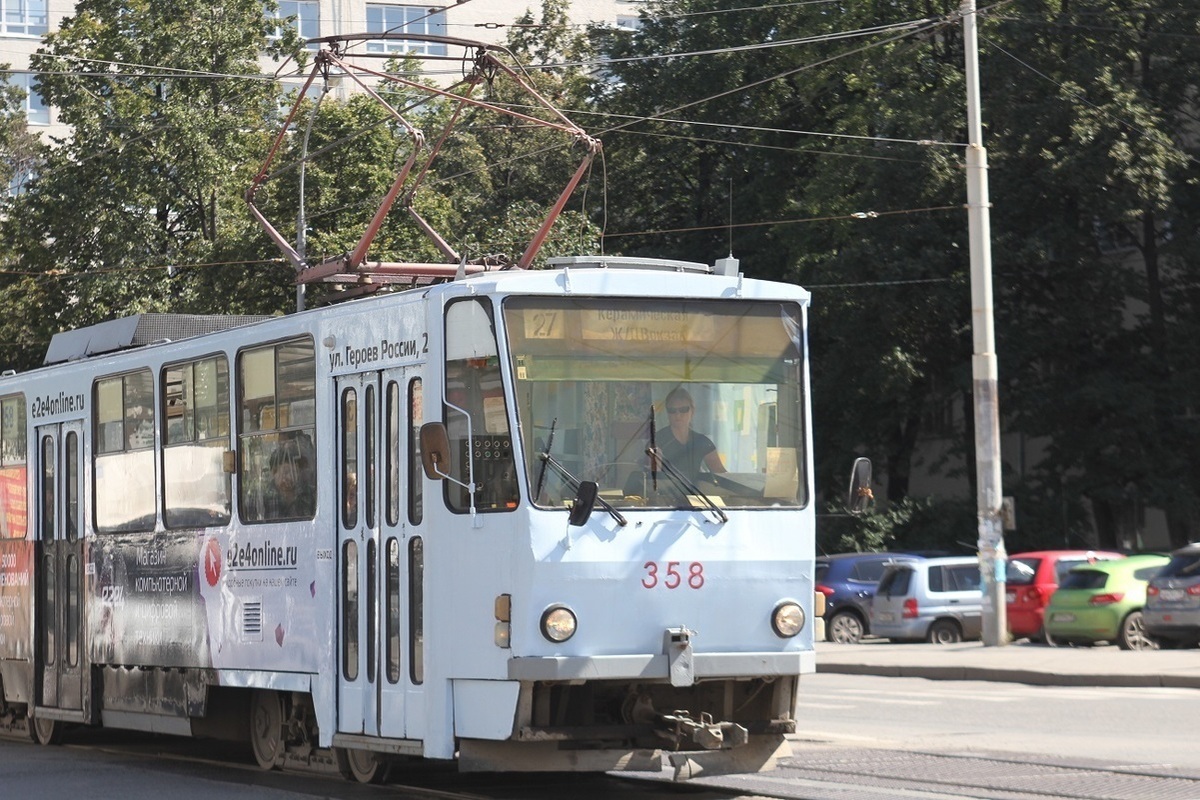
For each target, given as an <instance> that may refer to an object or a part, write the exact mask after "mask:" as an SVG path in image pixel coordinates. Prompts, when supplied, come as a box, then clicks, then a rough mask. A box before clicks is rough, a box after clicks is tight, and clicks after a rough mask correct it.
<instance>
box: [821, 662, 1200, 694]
mask: <svg viewBox="0 0 1200 800" xmlns="http://www.w3.org/2000/svg"><path fill="white" fill-rule="evenodd" d="M817 672H818V673H822V672H825V673H832V674H840V675H875V676H878V677H883V678H927V679H929V680H933V681H992V682H998V683H1023V684H1028V685H1031V686H1124V687H1132V688H1144V687H1152V688H1169V689H1200V675H1100V674H1090V675H1084V674H1070V675H1061V674H1058V673H1054V672H1039V671H1037V670H1028V669H1003V668H999V667H961V666H957V667H956V666H940V667H939V666H928V665H926V666H897V665H886V666H872V665H868V664H822V663H820V662H818V663H817Z"/></svg>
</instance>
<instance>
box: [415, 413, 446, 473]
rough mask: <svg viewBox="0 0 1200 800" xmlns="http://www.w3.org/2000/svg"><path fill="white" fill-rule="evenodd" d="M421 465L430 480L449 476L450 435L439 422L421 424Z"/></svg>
mask: <svg viewBox="0 0 1200 800" xmlns="http://www.w3.org/2000/svg"><path fill="white" fill-rule="evenodd" d="M420 440H421V466H422V467H424V468H425V477H426V478H429V479H430V480H431V481H437V480H441V479H442V478H447V477H449V476H450V436H449V434H447V433H446V426H445V425H443V424H442V423H440V422H426V423H425V424H424V425H422V426H421V435H420Z"/></svg>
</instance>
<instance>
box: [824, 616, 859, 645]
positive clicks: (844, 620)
mask: <svg viewBox="0 0 1200 800" xmlns="http://www.w3.org/2000/svg"><path fill="white" fill-rule="evenodd" d="M863 627H864V626H863V621H862V619H861V618H859V616H858V615H857V614H855V613H854V612H853V611H839V612H838V613H836V614H834V615H833V617H831V618H830V620H829V624H828V625H826V626H825V638H826V639H828V640H829V641H831V642H837V643H838V644H858V643H859V642H860V641H862V637H863V634H864V633H866V631H865V630H863Z"/></svg>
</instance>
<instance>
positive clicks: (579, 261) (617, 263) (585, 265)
mask: <svg viewBox="0 0 1200 800" xmlns="http://www.w3.org/2000/svg"><path fill="white" fill-rule="evenodd" d="M546 263H547V264H549V265H550V266H551V267H555V268H562V267H571V268H572V269H644V270H656V271H658V272H702V273H704V274H711V273H712V271H713V269H712V267H710V266H709V265H708V264H700V263H697V262H695V261H672V260H670V259H666V258H628V257H626V256H563V257H561V258H549V259H546Z"/></svg>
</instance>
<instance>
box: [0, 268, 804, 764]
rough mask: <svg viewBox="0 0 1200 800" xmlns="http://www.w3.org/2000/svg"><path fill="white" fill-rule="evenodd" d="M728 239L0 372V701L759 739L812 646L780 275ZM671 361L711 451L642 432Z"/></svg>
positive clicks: (154, 719)
mask: <svg viewBox="0 0 1200 800" xmlns="http://www.w3.org/2000/svg"><path fill="white" fill-rule="evenodd" d="M727 265H728V261H726V262H725V265H723V266H725V267H726V268H725V269H717V268H713V267H708V266H706V265H700V264H691V263H683V262H666V261H654V260H622V259H617V258H605V257H593V258H587V257H576V258H571V259H563V260H559V261H557V262H554V263H553V264H552V267H551V268H550V269H546V270H508V271H499V272H488V273H483V274H479V275H471V276H466V277H463V278H461V279H458V280H453V281H447V282H443V283H439V284H436V285H431V286H428V287H424V288H420V289H415V290H410V291H406V292H398V293H393V294H387V295H380V296H375V297H370V298H364V299H359V300H353V301H349V302H346V303H342V304H340V305H335V306H330V307H325V308H319V309H314V310H309V311H305V312H301V313H296V314H291V315H288V316H284V317H277V318H267V319H245V318H231V319H228V320H222V319H220V318H218V319H215V320H214V319H211V318H190V317H172V316H170V315H166V316H162V317H158V316H154V315H144V316H141V317H131V318H128V319H124V320H118V321H116V322H112V323H106V324H102V325H99V326H95V327H93V328H89V329H84V330H79V331H72V332H69V333H66V334H60V335H59V337H56V338H55V340H54V342H53V343H52V344H51V347H50V350H49V353H48V356H47V360H48V361H51V362H54V363H49V364H47V365H46V366H43V367H41V368H38V369H35V370H32V371H30V372H27V373H23V374H17V375H7V376H5V377H3V378H0V410H2V425H0V504H2V506H0V681H2V684H3V692H2V695H0V696H2V698H3V704H2V706H0V713H2V714H3V718H4V720H5V722H6V723H7V724H8V725H9V726H10V727H12V726H16V725H18V724H20V723H22V722H26V723H27V724H28V729H29V731H30V732H31V734H32V735H33V737H34V738H36V739H37V740H39V741H42V742H51V741H54V740H55V739H57V737H58V736H59V735H60V733H61V731H62V729H63V727H64V726H65V725H69V724H84V725H102V726H110V727H117V728H130V729H139V730H148V731H158V732H166V733H174V734H183V735H195V736H209V735H244V736H247V737H248V738H249V740H250V743H251V744H252V746H253V751H254V754H255V757H256V759H257V761H258V763H259V764H260V765H262V766H263V767H274V766H279V765H281V764H283V763H284V761H285V760H286V759H287V758H288V757H289V754H291V755H293V756H294V755H296V754H301V755H303V754H304V753H310V752H314V751H315V750H317V749H328V748H333V750H332V751H331V752H332V753H335V754H337V757H338V759H339V763H340V764H342V766H343V767H344V769H345V771H347V772H348V773H349V774H350V775H352V776H353V777H356V778H358V779H360V780H374V779H376V778H378V777H379V776H380V775H381V774H382V771H383V770H384V768H385V767H386V765H387V764H388V762H389V761H390V760H394V757H395V756H404V755H408V756H421V757H425V758H431V759H450V758H457V759H458V761H459V764H460V768H461V769H464V770H519V769H527V770H570V769H574V770H609V769H617V768H623V767H624V768H630V769H657V768H660V767H662V766H664V765H663V759H664V754H669V755H670V759H669V761H671V762H672V763H674V765H675V767H676V769H677V771H679V772H680V773H681V774H682V775H683V776H685V777H686V775H688V774H692V773H694V772H695V771H697V770H706V771H709V772H716V771H721V770H757V769H761V768H764V767H767V766H769V765H770V763H771V761H772V759H773V758H774V757H776V756H777V754H778V753H779V752H780V748H782V747H785V743H784V735H785V734H786V733H788V732H790V731H792V730H793V729H794V725H795V719H796V716H795V704H796V699H797V697H798V681H799V677H800V676H801V675H802V674H804V673H806V672H811V671H812V670H813V665H814V661H813V639H814V637H813V628H814V624H813V620H814V619H815V617H814V610H813V602H814V600H813V594H814V592H813V551H814V531H813V526H814V515H813V509H812V493H813V490H812V467H811V462H812V445H811V436H810V433H809V431H810V427H809V426H810V423H809V402H808V370H807V364H806V359H807V350H806V344H805V329H806V308H807V304H808V301H809V296H808V294H807V293H806V292H805V291H804V290H802V289H800V288H798V287H795V286H790V285H784V284H777V283H770V282H763V281H757V280H750V279H746V278H744V277H743V276H742V275H740V274H736V272H733V270H730V269H728V267H727ZM734 269H736V267H735V268H734ZM722 272H732V273H733V274H722ZM203 327H207V328H208V329H210V330H211V332H207V333H201V334H199V335H193V334H195V333H196V331H197V329H198V328H203ZM143 342H147V343H144V344H143ZM681 388H682V389H684V390H686V395H687V396H689V397H690V400H691V403H690V405H691V408H690V409H688V414H689V416H691V420H690V423H691V427H692V428H693V429H694V430H695V431H696V432H703V433H704V434H705V435H706V436H707V437H709V438H710V441H711V442H712V445H713V446H714V447H715V449H716V452H717V453H718V454H719V457H720V460H721V465H722V467H723V468H724V471H723V472H713V471H708V469H706V468H703V467H702V468H701V471H699V472H698V473H696V472H693V473H691V474H689V472H688V469H689V467H688V465H686V464H685V463H683V461H680V462H679V463H674V462H673V461H672V460H671V458H670V457H668V456H667V455H666V453H667V452H669V450H668V447H667V439H668V437H671V436H673V431H672V427H671V424H670V421H669V419H668V418H669V417H670V416H673V415H676V412H679V411H681V409H679V408H676V407H667V398H668V395H672V394H673V393H674V395H673V396H682V394H681V393H679V392H678V391H677V390H678V389H681ZM675 402H678V401H675ZM677 458H678V457H677Z"/></svg>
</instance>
